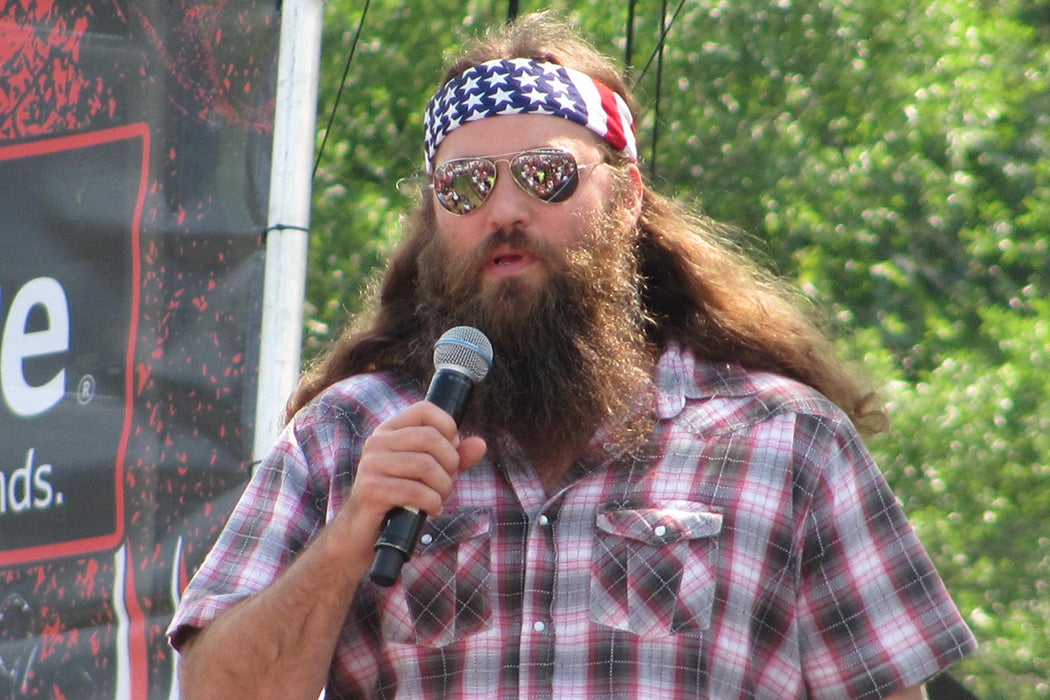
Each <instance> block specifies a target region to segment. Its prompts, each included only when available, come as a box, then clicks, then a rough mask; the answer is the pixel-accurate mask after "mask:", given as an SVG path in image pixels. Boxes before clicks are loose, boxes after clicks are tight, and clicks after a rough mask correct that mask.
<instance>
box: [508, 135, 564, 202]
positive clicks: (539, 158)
mask: <svg viewBox="0 0 1050 700" xmlns="http://www.w3.org/2000/svg"><path fill="white" fill-rule="evenodd" d="M510 172H511V175H513V176H514V180H515V182H517V183H518V184H519V185H521V186H522V187H523V188H524V189H525V191H526V192H528V193H529V194H531V195H532V196H534V197H536V199H539V200H542V201H544V202H564V201H565V200H566V199H568V198H569V197H571V196H572V194H573V192H575V191H576V186H577V184H579V181H580V176H579V172H578V168H577V167H576V159H575V158H573V156H572V154H571V153H567V152H565V151H559V150H554V149H542V148H541V149H536V150H533V151H525V152H524V153H519V154H518V155H516V156H514V158H513V159H511V161H510Z"/></svg>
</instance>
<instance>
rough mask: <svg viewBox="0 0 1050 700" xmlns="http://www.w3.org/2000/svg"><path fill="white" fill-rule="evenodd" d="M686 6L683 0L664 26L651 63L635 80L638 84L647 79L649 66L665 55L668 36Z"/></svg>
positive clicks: (647, 64)
mask: <svg viewBox="0 0 1050 700" xmlns="http://www.w3.org/2000/svg"><path fill="white" fill-rule="evenodd" d="M684 6H685V0H681V1H680V2H679V3H678V9H676V10H675V11H674V15H673V16H672V17H671V21H670V22H668V23H667V24H665V25H664V27H663V29H662V30H661V32H660V41H659V43H658V44H657V46H656V49H654V50H653V53H652V54H651V55H650V56H649V61H648V62H647V63H646V64H645V68H643V69H642V72H641V73H639V74H638V77H637V78H636V79H635V82H636V83H637V82H639V81H640V80H641V79H642V78H644V77H645V73H646V71H648V70H649V66H650V65H652V63H653V59H655V58H656V57H657V56H658V55H659V54H661V53H663V50H664V45H665V43H666V41H667V34H668V32H670V31H671V27H672V26H674V23H675V21H676V20H677V19H678V15H679V14H681V12H682V7H684ZM664 8H665V10H666V8H667V2H666V0H665V2H664ZM666 17H667V15H666V13H665V14H664V18H666Z"/></svg>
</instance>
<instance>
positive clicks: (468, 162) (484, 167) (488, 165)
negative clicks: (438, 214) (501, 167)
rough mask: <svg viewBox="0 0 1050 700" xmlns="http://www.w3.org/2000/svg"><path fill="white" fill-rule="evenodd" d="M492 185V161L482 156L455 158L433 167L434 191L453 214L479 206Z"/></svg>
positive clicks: (486, 196)
mask: <svg viewBox="0 0 1050 700" xmlns="http://www.w3.org/2000/svg"><path fill="white" fill-rule="evenodd" d="M495 185H496V165H495V164H494V163H493V162H492V161H489V160H485V159H484V158H459V159H456V160H450V161H448V162H446V163H442V164H441V165H439V166H438V167H437V168H436V169H435V170H434V194H435V195H436V196H437V200H438V202H439V203H440V204H441V206H443V207H444V208H445V209H447V210H448V211H450V212H452V213H453V214H460V215H462V214H469V213H470V212H472V211H474V210H475V209H477V208H478V207H480V206H481V205H482V204H483V203H484V202H485V200H486V199H488V196H489V194H490V193H491V192H492V188H493V187H494V186H495Z"/></svg>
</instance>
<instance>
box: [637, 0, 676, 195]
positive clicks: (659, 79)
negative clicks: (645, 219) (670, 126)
mask: <svg viewBox="0 0 1050 700" xmlns="http://www.w3.org/2000/svg"><path fill="white" fill-rule="evenodd" d="M683 2H684V0H683ZM678 9H679V10H681V9H682V6H681V5H679V6H678ZM676 16H677V13H676ZM660 22H661V24H662V26H661V28H660V45H659V47H658V49H657V54H658V57H657V59H656V99H655V100H654V103H655V106H654V112H653V142H652V148H651V149H650V152H649V177H650V178H652V179H653V180H655V179H656V146H657V144H658V143H659V141H660V108H661V106H662V101H663V83H664V47H665V46H666V43H665V39H666V38H667V32H668V30H669V28H670V24H671V22H674V18H672V19H671V22H668V21H667V0H663V5H662V6H661V7H660ZM649 63H652V58H650V59H649ZM645 67H646V69H648V68H649V64H646V66H645ZM642 75H645V71H644V70H643V71H642Z"/></svg>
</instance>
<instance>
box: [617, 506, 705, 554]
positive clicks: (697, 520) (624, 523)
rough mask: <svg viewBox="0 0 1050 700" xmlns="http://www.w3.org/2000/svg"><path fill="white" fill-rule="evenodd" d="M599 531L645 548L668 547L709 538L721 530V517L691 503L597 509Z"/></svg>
mask: <svg viewBox="0 0 1050 700" xmlns="http://www.w3.org/2000/svg"><path fill="white" fill-rule="evenodd" d="M596 525H597V527H598V529H599V530H601V531H602V532H606V533H608V534H610V535H617V536H619V537H625V538H628V539H632V540H638V541H640V542H645V543H647V544H654V545H660V544H669V543H671V542H680V541H682V540H695V539H699V538H701V537H712V536H714V535H717V534H718V533H719V532H721V530H722V514H721V513H714V512H711V509H710V506H707V505H705V504H702V503H694V502H692V501H669V502H667V503H663V504H660V505H658V506H653V507H648V508H619V507H615V506H607V507H605V508H602V509H599V511H598V514H597V519H596Z"/></svg>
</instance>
